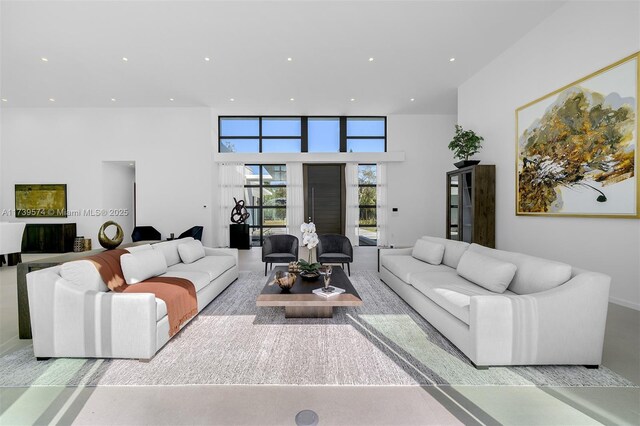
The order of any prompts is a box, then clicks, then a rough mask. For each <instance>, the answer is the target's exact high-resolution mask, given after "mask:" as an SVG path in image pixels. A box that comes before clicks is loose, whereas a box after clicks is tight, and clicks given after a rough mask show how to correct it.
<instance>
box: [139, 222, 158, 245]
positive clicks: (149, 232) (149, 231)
mask: <svg viewBox="0 0 640 426" xmlns="http://www.w3.org/2000/svg"><path fill="white" fill-rule="evenodd" d="M161 239H162V235H161V234H160V232H158V230H157V229H156V228H154V227H153V226H136V227H135V228H133V232H132V233H131V240H132V241H133V242H134V243H137V242H138V241H158V240H161Z"/></svg>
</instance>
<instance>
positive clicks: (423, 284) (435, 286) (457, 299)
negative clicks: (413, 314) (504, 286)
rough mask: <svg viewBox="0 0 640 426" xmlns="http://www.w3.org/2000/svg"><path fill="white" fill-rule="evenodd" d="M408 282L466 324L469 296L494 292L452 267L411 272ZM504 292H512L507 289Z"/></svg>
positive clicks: (492, 293) (469, 302)
mask: <svg viewBox="0 0 640 426" xmlns="http://www.w3.org/2000/svg"><path fill="white" fill-rule="evenodd" d="M410 284H411V285H412V286H413V287H414V288H415V289H416V290H418V291H419V292H420V293H422V294H424V295H425V296H426V297H428V298H429V299H431V300H432V301H433V302H434V303H435V304H437V305H438V306H440V307H441V308H442V309H444V310H445V311H447V312H449V313H450V314H451V315H453V316H455V317H456V318H458V319H459V320H460V321H462V322H463V323H465V324H467V325H469V312H470V311H469V307H470V305H471V297H472V296H477V295H489V294H491V295H495V293H494V292H491V291H489V290H487V289H485V288H483V287H480V286H478V285H475V284H473V283H471V282H469V281H467V280H466V279H464V278H462V277H461V276H460V275H458V274H457V273H456V271H455V270H452V269H448V270H446V271H440V272H428V273H424V272H422V273H416V274H413V276H412V277H411V283H410ZM504 294H513V293H512V292H510V291H509V290H507V291H505V292H504Z"/></svg>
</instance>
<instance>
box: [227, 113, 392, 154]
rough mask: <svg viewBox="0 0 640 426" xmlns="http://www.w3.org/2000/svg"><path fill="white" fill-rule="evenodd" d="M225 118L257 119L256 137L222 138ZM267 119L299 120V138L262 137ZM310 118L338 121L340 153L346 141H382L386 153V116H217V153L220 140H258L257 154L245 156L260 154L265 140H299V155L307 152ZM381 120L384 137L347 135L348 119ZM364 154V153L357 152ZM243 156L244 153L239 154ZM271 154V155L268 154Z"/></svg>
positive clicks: (344, 148) (345, 145) (344, 150)
mask: <svg viewBox="0 0 640 426" xmlns="http://www.w3.org/2000/svg"><path fill="white" fill-rule="evenodd" d="M225 118H245V119H252V118H254V119H255V118H257V119H258V136H223V135H222V126H221V123H222V120H223V119H225ZM265 118H267V119H269V118H299V119H300V136H263V134H262V120H263V119H265ZM310 118H337V119H339V120H340V151H337V152H345V153H346V152H347V139H384V152H387V116H386V115H348V116H347V115H219V116H218V152H219V153H224V152H223V151H221V150H220V148H221V145H222V144H221V141H222V139H230V140H232V139H236V140H242V139H245V140H247V139H258V152H252V153H246V154H262V153H263V151H262V141H263V140H265V139H267V140H268V139H300V151H299V153H308V152H309V130H308V128H309V126H308V123H309V119H310ZM367 118H369V119H372V118H377V119H382V120H384V136H348V135H347V120H348V119H367ZM359 152H360V153H365V151H359ZM370 152H378V151H370ZM290 153H294V154H295V153H298V151H296V152H283V153H282V154H290ZM240 154H245V153H240ZM270 154H272V153H270Z"/></svg>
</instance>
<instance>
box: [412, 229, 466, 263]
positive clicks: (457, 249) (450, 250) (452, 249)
mask: <svg viewBox="0 0 640 426" xmlns="http://www.w3.org/2000/svg"><path fill="white" fill-rule="evenodd" d="M422 239H423V240H427V241H431V242H432V243H436V244H442V245H443V246H444V256H442V263H444V264H445V265H447V266H449V267H451V268H453V269H455V268H457V267H458V262H460V258H461V257H462V255H463V254H464V252H465V251H467V249H468V248H469V243H465V242H464V241H455V240H447V239H446V238H438V237H428V236H425V237H422Z"/></svg>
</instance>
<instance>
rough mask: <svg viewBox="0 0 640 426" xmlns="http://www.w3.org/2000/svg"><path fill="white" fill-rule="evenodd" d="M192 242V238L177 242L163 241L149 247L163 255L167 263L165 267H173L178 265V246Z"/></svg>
mask: <svg viewBox="0 0 640 426" xmlns="http://www.w3.org/2000/svg"><path fill="white" fill-rule="evenodd" d="M189 241H193V238H192V237H186V238H181V239H179V240H171V241H163V242H161V243H156V244H153V245H151V247H152V248H153V249H154V250H158V251H159V252H160V253H162V254H163V255H164V258H165V260H166V261H167V266H173V265H177V264H178V263H180V253H178V246H179V245H180V244H184V243H186V242H189Z"/></svg>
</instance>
